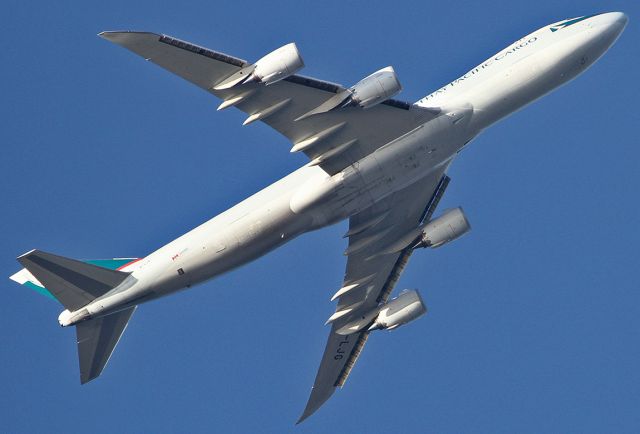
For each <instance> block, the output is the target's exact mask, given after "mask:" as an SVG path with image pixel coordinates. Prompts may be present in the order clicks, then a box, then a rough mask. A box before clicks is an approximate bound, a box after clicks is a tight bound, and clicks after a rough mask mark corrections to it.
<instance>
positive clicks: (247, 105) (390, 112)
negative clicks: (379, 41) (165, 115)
mask: <svg viewBox="0 0 640 434" xmlns="http://www.w3.org/2000/svg"><path fill="white" fill-rule="evenodd" d="M100 36H101V37H102V38H104V39H106V40H108V41H111V42H113V43H115V44H118V45H121V46H123V47H125V48H127V49H129V50H131V51H133V52H134V53H136V54H138V55H140V56H142V57H144V58H145V59H146V60H148V61H150V62H153V63H155V64H157V65H159V66H161V67H162V68H164V69H167V70H169V71H170V72H173V73H174V74H176V75H178V76H180V77H182V78H184V79H186V80H188V81H190V82H191V83H193V84H195V85H196V86H198V87H200V88H202V89H204V90H206V91H207V92H210V93H211V94H213V95H215V96H217V97H219V98H221V99H223V100H224V101H223V103H222V105H221V107H225V106H231V105H233V106H235V107H237V108H238V109H240V110H242V111H243V112H245V113H247V114H248V115H249V117H248V118H247V120H246V121H245V123H250V122H253V121H255V120H260V121H262V122H264V123H266V124H267V125H269V126H271V127H272V128H274V129H275V130H277V131H278V132H280V133H281V134H283V135H284V136H285V137H287V138H288V139H289V140H290V141H291V143H293V148H292V152H294V151H302V152H304V153H305V154H307V156H309V158H310V159H311V160H312V164H317V165H320V166H321V167H322V168H323V169H324V170H325V171H327V173H329V174H335V173H337V172H339V171H341V170H342V169H344V168H345V167H347V166H349V165H350V164H352V163H354V162H355V161H358V160H360V159H361V158H362V157H364V156H366V155H368V154H370V153H371V152H373V151H374V150H376V149H377V148H379V147H380V146H382V145H384V144H386V143H388V142H389V141H391V140H393V139H395V138H397V137H400V136H402V135H403V134H405V133H408V132H409V131H411V130H413V129H414V128H416V127H418V126H419V125H422V124H424V123H425V122H427V121H428V120H430V119H431V118H433V117H434V116H436V113H434V110H433V109H425V108H423V107H419V106H415V105H411V104H409V103H405V102H401V101H397V100H392V99H388V100H386V101H385V102H383V103H380V104H378V105H376V106H374V107H371V108H368V109H366V110H365V109H362V108H360V107H345V108H342V109H338V110H332V111H329V112H326V113H322V114H317V115H313V116H309V117H307V118H304V119H298V118H300V117H301V116H302V115H304V114H306V113H309V112H310V111H312V110H314V109H315V108H317V107H319V106H320V105H321V104H323V103H325V102H327V100H329V99H330V98H331V97H333V96H335V95H336V94H337V93H339V92H341V91H343V90H344V89H345V88H344V87H342V86H340V85H338V84H334V83H330V82H326V81H321V80H316V79H314V78H309V77H303V76H300V75H292V76H289V77H287V78H285V79H284V80H281V81H278V82H276V83H273V84H271V85H268V86H265V85H263V84H259V83H247V84H242V85H241V86H240V88H239V89H236V88H235V87H234V88H232V89H225V90H215V89H214V86H216V85H217V84H219V83H220V82H221V81H223V80H224V79H226V78H227V77H229V76H230V75H232V74H234V73H236V72H238V71H240V69H242V68H243V67H245V66H248V65H249V63H248V62H247V61H245V60H242V59H239V58H237V57H233V56H229V55H227V54H224V53H220V52H217V51H213V50H210V49H207V48H204V47H200V46H197V45H194V44H191V43H189V42H185V41H181V40H179V39H176V38H173V37H171V36H166V35H159V34H155V33H148V32H102V33H100ZM363 72H364V71H363ZM297 119H298V120H297Z"/></svg>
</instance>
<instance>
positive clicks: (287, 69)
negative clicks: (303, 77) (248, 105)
mask: <svg viewBox="0 0 640 434" xmlns="http://www.w3.org/2000/svg"><path fill="white" fill-rule="evenodd" d="M254 65H255V67H256V69H254V70H253V74H252V75H253V76H254V77H255V79H256V80H257V81H258V82H260V83H264V84H273V83H275V82H277V81H280V80H282V79H284V78H287V77H289V76H290V75H293V74H295V73H296V72H297V71H299V70H300V69H302V67H304V61H303V60H302V57H301V56H300V52H299V51H298V47H297V46H296V44H295V42H292V43H290V44H287V45H285V46H283V47H280V48H278V49H277V50H275V51H272V52H271V53H269V54H267V55H266V56H264V57H263V58H262V59H260V60H258V61H257V62H256V63H255V64H254Z"/></svg>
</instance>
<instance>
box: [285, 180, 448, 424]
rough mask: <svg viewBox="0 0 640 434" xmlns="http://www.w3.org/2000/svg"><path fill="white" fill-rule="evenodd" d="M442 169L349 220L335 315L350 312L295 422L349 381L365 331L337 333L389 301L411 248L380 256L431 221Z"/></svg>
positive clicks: (336, 325) (337, 323)
mask: <svg viewBox="0 0 640 434" xmlns="http://www.w3.org/2000/svg"><path fill="white" fill-rule="evenodd" d="M445 170H446V167H444V168H442V170H440V171H436V172H434V173H433V174H432V175H430V176H428V177H426V178H425V179H423V180H422V181H419V182H417V183H416V184H413V185H411V186H409V187H407V188H406V189H404V190H402V191H399V192H398V193H396V194H394V195H392V196H390V197H389V198H387V199H385V200H383V201H381V202H379V203H378V204H376V205H375V206H374V207H372V208H370V209H367V210H365V211H363V212H362V213H360V214H357V215H355V216H353V217H352V218H351V219H350V220H349V232H348V233H347V234H348V235H349V247H348V248H347V250H346V252H345V253H346V254H347V256H348V259H347V269H346V273H345V277H344V283H343V287H342V289H341V290H340V291H339V293H340V292H342V295H339V301H338V306H337V308H336V314H338V315H339V313H340V312H345V311H348V312H347V313H346V314H344V315H343V316H340V317H339V318H337V319H335V320H334V321H333V323H332V326H331V331H330V333H329V338H328V340H327V345H326V348H325V351H324V355H323V356H322V361H321V362H320V367H319V369H318V373H317V375H316V379H315V382H314V385H313V388H312V390H311V396H310V397H309V401H308V402H307V406H306V408H305V409H304V412H303V414H302V416H301V417H300V419H299V420H298V423H300V422H302V421H303V420H304V419H306V418H307V417H309V416H310V415H311V414H313V413H314V412H315V411H316V410H317V409H318V408H320V406H322V404H324V402H325V401H326V400H327V399H329V398H330V397H331V395H332V394H333V392H334V391H335V389H336V387H342V386H343V385H344V383H345V381H346V380H347V377H348V376H349V373H350V372H351V369H352V368H353V365H354V364H355V362H356V360H357V359H358V356H359V355H360V352H361V351H362V349H363V347H364V344H365V343H366V341H367V338H368V336H369V332H367V331H361V332H358V333H353V334H349V335H341V334H338V333H337V332H336V330H338V329H340V328H341V327H342V326H344V325H345V324H347V323H349V322H350V321H352V320H354V319H355V318H358V317H360V316H362V315H364V314H366V313H367V312H369V311H371V309H373V308H374V307H376V306H377V305H378V304H380V303H384V302H386V301H387V299H388V297H389V295H390V294H391V291H392V290H393V288H394V286H395V284H396V282H397V280H398V278H399V277H400V274H401V273H402V271H403V270H404V267H405V266H406V265H407V262H408V260H409V257H410V256H411V253H412V250H411V248H410V247H409V248H406V249H404V250H402V251H400V252H397V253H384V252H385V250H387V248H388V247H389V246H391V245H392V244H393V243H394V242H395V241H397V240H398V239H399V238H401V237H402V236H403V235H405V234H407V233H408V232H409V231H410V230H412V229H414V228H416V227H417V226H419V224H420V223H421V222H423V221H425V220H429V219H430V218H431V215H432V214H433V211H434V210H435V208H436V206H437V205H438V201H439V200H440V197H441V196H442V194H443V192H444V189H445V188H446V186H447V184H448V182H449V178H448V177H447V176H445V175H443V173H444V171H445ZM345 291H346V292H345ZM339 293H338V294H339ZM349 309H351V310H349Z"/></svg>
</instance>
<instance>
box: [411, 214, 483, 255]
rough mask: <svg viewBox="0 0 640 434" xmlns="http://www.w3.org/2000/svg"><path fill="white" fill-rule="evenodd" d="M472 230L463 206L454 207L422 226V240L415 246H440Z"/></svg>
mask: <svg viewBox="0 0 640 434" xmlns="http://www.w3.org/2000/svg"><path fill="white" fill-rule="evenodd" d="M470 230H471V225H470V224H469V220H467V217H466V216H465V215H464V212H463V211H462V208H460V207H458V208H454V209H451V210H448V211H446V212H445V213H444V214H442V215H441V216H440V217H438V218H436V219H433V220H431V221H430V222H429V223H427V224H426V225H425V226H424V228H422V234H421V235H420V240H419V241H418V242H417V244H416V245H414V248H419V247H432V248H436V247H440V246H442V245H444V244H446V243H448V242H449V241H453V240H455V239H456V238H459V237H461V236H462V235H464V234H466V233H467V232H469V231H470Z"/></svg>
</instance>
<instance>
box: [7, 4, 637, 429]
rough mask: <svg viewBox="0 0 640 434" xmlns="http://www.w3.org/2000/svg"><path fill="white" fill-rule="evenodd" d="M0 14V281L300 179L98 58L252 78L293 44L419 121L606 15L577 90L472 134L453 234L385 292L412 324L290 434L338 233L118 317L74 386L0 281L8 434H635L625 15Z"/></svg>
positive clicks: (128, 65) (66, 347)
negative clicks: (483, 67) (127, 35)
mask: <svg viewBox="0 0 640 434" xmlns="http://www.w3.org/2000/svg"><path fill="white" fill-rule="evenodd" d="M480 3H481V2H475V1H474V2H463V1H460V2H453V3H451V2H396V3H393V4H390V3H389V2H373V1H368V2H361V3H356V2H332V1H329V2H326V1H325V2H315V3H314V4H311V3H308V4H307V3H303V2H289V3H278V2H252V1H250V2H248V3H240V2H224V3H223V2H206V1H202V2H189V3H185V2H130V1H126V2H125V1H111V2H78V3H77V4H74V5H73V7H71V6H66V5H64V4H59V3H56V2H42V1H36V2H19V1H12V0H9V1H6V2H4V4H3V6H4V7H3V11H4V13H3V14H2V15H1V16H0V24H1V26H2V29H3V36H2V43H1V45H2V49H1V50H0V58H1V59H2V68H0V90H1V94H2V102H1V103H0V114H1V116H2V119H3V123H2V128H1V129H0V135H1V137H2V140H1V142H2V147H3V155H2V158H1V159H0V174H1V175H0V176H1V177H2V182H0V195H1V197H2V198H3V204H4V205H3V206H2V210H3V212H2V214H3V219H2V233H3V243H2V246H1V247H0V274H3V275H5V276H7V277H8V276H9V275H10V274H12V273H13V272H15V271H16V270H17V269H18V268H19V266H18V264H17V262H15V257H16V256H18V255H19V254H22V253H24V252H25V251H27V250H30V249H32V248H40V249H43V250H48V251H52V252H56V253H58V254H61V255H64V256H69V257H75V258H84V259H91V258H111V257H118V256H134V257H135V256H144V255H146V254H148V253H149V252H151V251H152V250H154V249H156V248H158V247H160V246H161V245H162V244H164V243H166V242H168V241H170V240H171V239H173V238H175V237H177V236H179V235H180V234H182V233H183V232H186V231H187V230H188V229H190V228H191V227H193V226H195V225H197V224H199V223H201V222H202V221H204V220H206V219H208V218H210V217H212V216H213V215H215V214H217V213H219V212H221V211H223V210H225V209H226V208H228V207H230V206H232V205H233V204H235V203H236V202H238V201H240V200H241V199H243V198H245V197H247V196H249V195H251V194H252V193H254V192H255V191H257V190H258V189H260V188H262V187H264V186H266V185H268V184H269V183H271V182H273V181H275V180H277V179H279V178H280V177H282V176H284V175H285V174H287V173H288V172H290V171H292V170H294V169H295V168H297V167H299V166H300V165H302V164H304V163H305V159H304V156H300V155H291V154H290V153H289V152H288V150H289V147H290V145H289V144H288V143H286V140H285V139H284V138H283V137H281V136H279V135H278V134H277V133H275V132H274V131H271V130H270V129H269V128H268V127H266V126H264V125H260V124H252V125H250V126H246V127H242V126H241V123H242V120H243V119H244V115H243V114H241V113H240V112H237V111H233V110H229V111H225V112H222V113H219V112H216V110H215V108H216V107H217V105H218V101H216V100H215V99H213V98H212V97H211V96H210V95H208V94H206V93H204V92H202V91H201V90H200V89H198V88H196V87H195V86H192V85H190V84H188V83H186V82H183V81H182V80H180V79H179V78H177V77H174V76H172V75H170V74H169V73H167V72H165V71H163V70H161V69H160V68H157V67H155V66H154V65H152V64H149V63H146V62H144V61H142V60H141V59H140V58H138V57H136V56H134V55H132V54H130V53H129V52H127V51H125V50H123V49H121V48H119V47H117V46H114V45H111V44H109V43H107V42H106V41H104V40H101V39H100V38H98V37H96V36H95V35H96V33H98V32H99V31H102V30H115V29H135V30H150V31H155V32H161V33H166V34H169V35H173V36H176V37H179V38H181V39H185V40H188V41H192V42H194V43H197V44H200V45H204V46H207V47H210V48H213V49H217V50H220V51H224V52H228V53H230V54H233V55H236V56H238V57H242V58H245V59H258V58H259V57H261V56H262V55H263V54H265V53H266V52H268V51H270V50H272V49H274V48H276V47H278V46H280V45H283V44H284V43H287V42H291V41H296V42H297V44H298V46H299V48H300V49H301V51H302V54H303V56H304V59H305V62H306V65H307V66H306V68H305V70H304V74H305V75H311V76H316V77H318V78H323V79H327V80H331V81H336V82H340V83H343V84H351V83H354V82H356V81H358V80H359V79H360V78H362V77H364V76H365V75H367V74H369V73H371V72H372V71H375V70H377V69H379V68H381V67H384V66H387V65H389V64H391V65H393V66H394V67H395V69H396V71H397V73H398V74H399V76H400V79H401V81H402V83H403V85H404V91H403V93H402V94H401V95H400V96H399V98H400V99H404V100H407V101H416V100H418V99H419V98H421V97H423V96H425V95H427V94H428V93H430V92H431V91H433V90H435V89H436V88H438V87H440V86H441V85H443V84H446V83H447V82H449V81H451V80H453V79H454V78H457V77H458V76H460V75H461V74H463V73H464V72H466V71H467V70H468V69H470V68H471V67H473V66H475V65H476V64H478V63H480V62H481V61H482V60H484V59H485V58H487V57H489V56H490V55H491V54H493V53H495V52H497V51H499V50H500V49H502V48H503V47H505V46H506V45H508V44H510V43H511V42H513V41H515V40H516V39H518V38H520V37H521V36H524V35H525V34H527V33H529V32H531V31H533V30H535V29H537V28H539V27H542V26H544V25H546V24H549V23H551V22H554V21H558V20H561V19H563V18H570V17H575V16H579V15H585V14H591V13H597V12H603V11H609V10H622V11H625V12H626V13H627V14H628V15H629V16H630V24H629V26H628V27H627V30H626V31H625V33H624V34H623V35H622V37H621V39H620V40H619V41H618V43H617V44H616V45H615V46H614V47H613V48H612V49H611V50H610V52H609V53H607V54H606V55H605V56H604V57H603V58H602V59H601V60H600V61H599V62H598V63H597V64H596V65H595V66H594V67H592V68H591V69H590V70H589V71H587V72H586V73H585V74H584V75H583V76H581V77H579V78H578V79H577V80H575V81H574V82H572V83H570V84H569V85H567V86H565V87H563V88H561V89H559V90H557V91H556V92H555V93H553V94H551V95H549V96H547V97H545V98H544V99H542V100H540V101H538V102H536V103H535V104H533V105H532V106H530V107H528V108H526V109H525V110H523V111H521V112H519V113H517V114H515V115H513V116H512V117H510V118H509V119H507V120H506V121H503V122H502V123H500V124H498V125H495V126H494V127H492V128H491V129H489V130H487V131H485V132H484V133H483V134H482V135H481V136H480V137H478V138H477V140H476V141H475V142H473V144H472V145H471V146H470V147H469V148H468V149H467V150H465V152H464V153H463V154H462V155H461V157H460V158H459V159H458V160H457V161H456V162H455V164H454V165H453V166H452V168H451V171H450V173H449V175H450V176H451V178H452V182H451V184H450V187H449V189H448V191H447V194H446V196H445V198H444V199H443V202H442V204H441V209H442V208H446V207H452V206H458V205H462V206H464V208H465V211H466V212H467V214H468V216H469V218H470V220H471V223H472V226H473V231H472V232H471V234H470V235H468V236H465V237H464V238H462V239H460V240H459V241H457V242H455V243H454V244H452V245H449V246H446V247H444V248H442V249H439V250H436V251H422V252H419V253H417V254H415V255H414V256H413V257H412V260H411V263H410V265H409V267H408V269H407V271H406V272H405V274H404V275H403V277H402V279H401V280H400V282H399V284H398V287H397V288H398V289H402V288H418V289H420V290H421V292H422V294H423V298H424V299H425V302H426V303H427V305H428V307H429V309H430V310H429V313H428V314H427V316H425V317H424V318H422V319H420V320H418V321H416V322H415V323H412V324H410V325H408V326H405V327H403V328H401V329H399V330H397V331H395V332H392V333H387V332H384V333H376V335H375V336H372V339H370V340H369V343H368V344H367V348H366V350H365V352H364V353H363V356H362V357H361V358H360V360H359V361H358V363H357V365H356V368H355V369H354V371H353V373H352V375H351V377H350V378H349V380H348V382H347V384H346V386H345V388H344V389H343V390H340V391H338V392H337V393H336V394H335V395H334V397H333V398H332V399H331V400H330V401H329V402H328V403H327V404H326V405H325V407H323V408H322V409H321V410H320V411H319V412H318V413H317V414H316V415H314V416H313V417H312V418H310V419H309V420H307V421H306V422H305V423H304V424H302V425H300V426H298V427H294V426H293V423H294V422H295V420H296V419H297V417H298V416H299V415H300V413H301V411H302V409H303V407H304V404H305V403H306V400H307V397H308V393H309V390H310V387H311V384H312V382H313V379H314V377H315V373H316V369H317V366H318V363H319V360H320V356H321V354H322V351H323V348H324V343H325V339H326V334H327V332H328V328H327V327H324V326H323V324H324V321H325V320H326V318H327V317H328V316H329V315H330V314H331V313H332V312H333V309H334V305H333V303H330V302H329V297H330V296H331V295H332V294H333V293H334V291H335V290H336V289H337V288H338V287H339V286H340V283H341V282H340V280H341V277H342V275H343V269H344V257H343V256H342V254H341V253H342V251H343V250H344V248H345V241H344V240H343V239H342V238H341V235H342V234H343V233H344V231H345V227H346V224H345V223H341V224H339V225H336V226H333V227H330V228H327V229H324V230H321V231H318V232H314V233H311V234H307V235H305V236H302V237H300V238H298V239H296V240H294V241H293V242H291V243H289V244H288V245H286V246H284V247H283V248H281V249H279V250H277V251H275V252H273V253H271V254H269V255H267V256H266V257H264V258H261V259H260V260H258V261H256V262H254V263H252V264H250V265H248V266H246V267H244V268H242V269H239V270H237V271H234V272H232V273H230V274H227V275H225V276H222V277H220V278H218V279H216V280H214V281H211V282H208V283H206V284H203V285H201V286H199V287H197V288H193V289H191V290H190V291H187V292H184V293H181V294H179V295H175V296H172V297H169V298H165V299H163V300H160V301H157V302H154V303H152V304H150V305H145V306H143V307H142V308H141V309H139V310H138V312H136V314H135V316H134V317H133V319H132V322H131V323H130V327H129V328H128V329H127V331H126V333H125V335H124V336H123V339H122V340H121V342H120V344H119V346H118V348H117V350H116V352H115V354H114V356H113V357H112V359H111V361H110V363H109V366H108V367H107V369H106V370H105V372H104V374H103V376H102V377H100V378H99V379H97V380H96V381H94V382H92V383H90V384H88V385H85V386H82V387H81V386H80V384H79V375H78V366H77V356H76V348H75V343H74V342H75V341H74V339H75V333H74V330H73V329H61V328H60V327H59V326H58V325H57V321H56V319H57V316H58V314H59V312H60V310H61V307H60V306H59V305H57V304H56V303H55V302H54V301H52V300H50V299H47V298H45V297H42V296H39V295H38V294H36V293H35V292H32V291H30V290H28V289H26V288H23V287H20V286H18V285H15V284H14V283H13V282H11V281H9V280H8V278H7V279H6V280H5V281H4V284H3V285H2V286H1V287H2V294H3V297H2V299H3V300H2V303H0V318H1V320H0V321H1V323H0V324H1V325H2V327H0V343H1V346H0V348H1V349H0V360H1V363H2V369H1V370H0V384H2V393H0V428H1V429H0V430H1V431H5V432H15V433H18V432H71V433H74V432H86V431H87V430H90V431H92V432H98V433H103V432H104V433H112V432H137V433H140V432H154V433H165V432H166V433H170V432H224V433H249V432H263V433H267V432H268V433H284V432H299V433H326V432H350V433H354V432H369V433H377V432H434V433H449V432H451V433H460V432H481V433H482V432H492V433H499V432H508V433H512V432H521V433H527V432H530V433H539V432H558V433H560V432H561V433H566V432H620V433H622V432H638V431H640V415H639V414H640V413H639V412H638V405H639V403H640V374H639V371H638V366H639V364H640V350H639V345H638V342H639V338H640V327H639V326H638V318H639V317H640V295H639V290H638V277H639V276H638V269H639V267H638V254H637V251H638V249H637V245H638V243H640V232H639V231H638V229H637V224H638V221H639V217H640V207H639V206H638V201H637V198H638V194H637V191H638V185H640V171H639V170H638V161H639V159H640V151H639V150H638V139H637V133H636V132H637V125H638V122H639V121H640V115H639V114H638V113H639V111H638V104H637V98H638V95H640V89H639V86H638V80H637V71H638V68H639V64H638V62H639V58H638V41H639V40H640V38H639V32H638V20H640V7H639V6H638V3H637V2H635V1H631V0H628V1H615V0H613V1H607V2H603V1H588V0H585V1H580V2H575V1H558V0H554V1H548V0H544V1H538V2H531V1H529V2H514V1H492V2H491V4H490V5H482V4H480Z"/></svg>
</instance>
